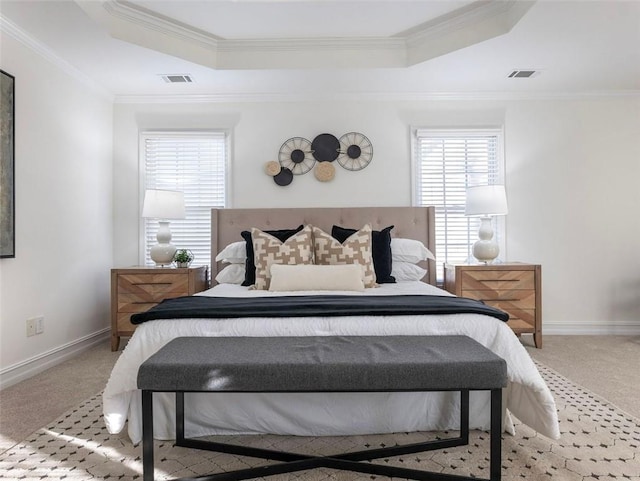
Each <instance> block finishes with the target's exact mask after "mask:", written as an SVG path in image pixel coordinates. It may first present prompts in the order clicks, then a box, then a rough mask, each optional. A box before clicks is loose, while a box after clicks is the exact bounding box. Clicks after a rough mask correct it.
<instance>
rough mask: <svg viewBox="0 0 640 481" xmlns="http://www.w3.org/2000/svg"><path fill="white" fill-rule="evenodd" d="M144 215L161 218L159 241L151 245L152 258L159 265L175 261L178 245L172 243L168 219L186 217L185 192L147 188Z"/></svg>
mask: <svg viewBox="0 0 640 481" xmlns="http://www.w3.org/2000/svg"><path fill="white" fill-rule="evenodd" d="M142 217H145V218H147V219H159V221H158V224H159V228H158V233H157V234H156V239H157V240H158V243H157V244H156V245H154V246H153V247H151V250H150V256H151V259H152V260H153V261H154V262H155V263H156V264H157V265H159V266H166V265H169V264H171V262H173V256H174V255H175V253H176V247H175V246H174V245H172V244H171V230H170V229H169V221H168V219H184V218H185V208H184V193H183V192H178V191H175V190H159V189H147V190H146V191H145V193H144V203H143V205H142Z"/></svg>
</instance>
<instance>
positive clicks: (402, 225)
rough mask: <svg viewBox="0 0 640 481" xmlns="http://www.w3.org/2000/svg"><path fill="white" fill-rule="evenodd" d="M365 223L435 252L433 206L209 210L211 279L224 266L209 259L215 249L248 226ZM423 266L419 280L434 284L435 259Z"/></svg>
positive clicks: (236, 237) (323, 226)
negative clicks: (389, 229) (425, 273)
mask: <svg viewBox="0 0 640 481" xmlns="http://www.w3.org/2000/svg"><path fill="white" fill-rule="evenodd" d="M367 223H368V224H371V227H372V229H374V230H380V229H384V228H385V227H387V226H390V225H393V226H395V227H394V228H393V229H392V230H391V236H392V237H404V238H409V239H416V240H419V241H421V242H423V243H424V245H426V246H427V248H428V249H429V250H430V251H431V252H434V253H435V247H436V246H435V208H434V207H432V206H429V207H328V208H318V207H314V208H275V209H212V210H211V260H212V266H211V279H212V280H213V279H215V277H216V275H217V274H218V271H219V269H222V267H224V265H222V264H221V263H218V264H216V263H215V262H214V261H213V260H214V259H215V257H216V255H217V254H218V252H220V250H221V249H223V248H224V247H225V246H226V245H228V244H230V243H232V242H236V241H239V240H242V237H241V236H240V232H242V231H243V230H249V229H251V227H256V228H258V229H262V230H269V229H291V228H295V227H297V226H299V225H300V224H312V225H315V226H317V227H319V228H321V229H322V230H324V231H325V232H331V227H332V226H333V225H334V224H336V225H339V226H342V227H348V228H354V229H357V228H360V227H362V226H363V225H365V224H367ZM425 267H427V271H428V273H427V275H426V276H425V278H424V279H423V280H424V281H425V282H427V283H429V284H432V285H435V283H436V263H435V261H433V260H429V261H427V262H426V266H425ZM214 282H215V281H214Z"/></svg>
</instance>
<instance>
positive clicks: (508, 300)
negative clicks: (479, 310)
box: [461, 289, 536, 310]
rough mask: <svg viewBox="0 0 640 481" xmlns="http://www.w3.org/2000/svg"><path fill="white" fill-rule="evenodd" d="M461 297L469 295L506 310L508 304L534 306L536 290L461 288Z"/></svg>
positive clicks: (524, 306) (528, 307)
mask: <svg viewBox="0 0 640 481" xmlns="http://www.w3.org/2000/svg"><path fill="white" fill-rule="evenodd" d="M461 295H462V297H470V298H471V299H478V300H480V301H485V302H486V303H487V304H490V305H492V306H495V307H497V308H498V309H503V310H506V309H508V308H509V306H513V307H517V308H520V309H535V308H536V291H534V290H526V289H499V290H498V289H496V290H491V291H488V290H467V289H463V290H462V294H461Z"/></svg>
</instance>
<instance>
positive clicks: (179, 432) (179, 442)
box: [176, 392, 184, 446]
mask: <svg viewBox="0 0 640 481" xmlns="http://www.w3.org/2000/svg"><path fill="white" fill-rule="evenodd" d="M183 445H184V392H176V446H183Z"/></svg>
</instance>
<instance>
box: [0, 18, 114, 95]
mask: <svg viewBox="0 0 640 481" xmlns="http://www.w3.org/2000/svg"><path fill="white" fill-rule="evenodd" d="M0 31H1V32H3V33H6V34H7V35H9V36H10V37H12V38H13V39H14V40H17V41H18V42H20V43H21V44H23V45H24V46H25V47H27V48H29V49H30V50H31V51H33V52H35V53H36V54H38V55H40V56H41V57H43V58H44V59H45V60H47V61H48V62H50V63H52V64H53V65H55V66H56V67H58V68H59V69H60V70H62V71H63V72H64V73H66V74H67V75H69V76H71V77H73V78H74V79H76V80H78V81H79V82H80V83H82V84H84V85H85V86H87V87H89V88H90V89H91V90H92V91H93V92H95V93H97V94H99V95H100V96H102V97H104V98H105V99H107V100H110V101H114V95H113V93H111V92H109V91H108V90H107V89H106V88H104V87H103V86H102V85H100V84H99V83H97V82H96V81H94V80H93V79H92V78H91V77H89V76H88V75H86V74H84V73H83V72H82V71H80V70H78V69H77V68H76V67H74V66H73V65H71V64H70V63H69V62H67V61H66V60H64V59H63V58H62V57H60V56H58V55H57V54H56V53H55V52H54V51H53V50H51V49H50V48H49V47H47V46H46V45H44V44H42V43H41V42H40V41H38V40H36V39H35V38H33V37H31V36H30V35H29V34H27V33H26V32H25V31H24V30H22V29H21V28H20V27H19V26H18V25H16V24H15V23H13V22H11V21H10V20H8V19H7V18H5V17H3V16H2V15H1V14H0Z"/></svg>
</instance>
